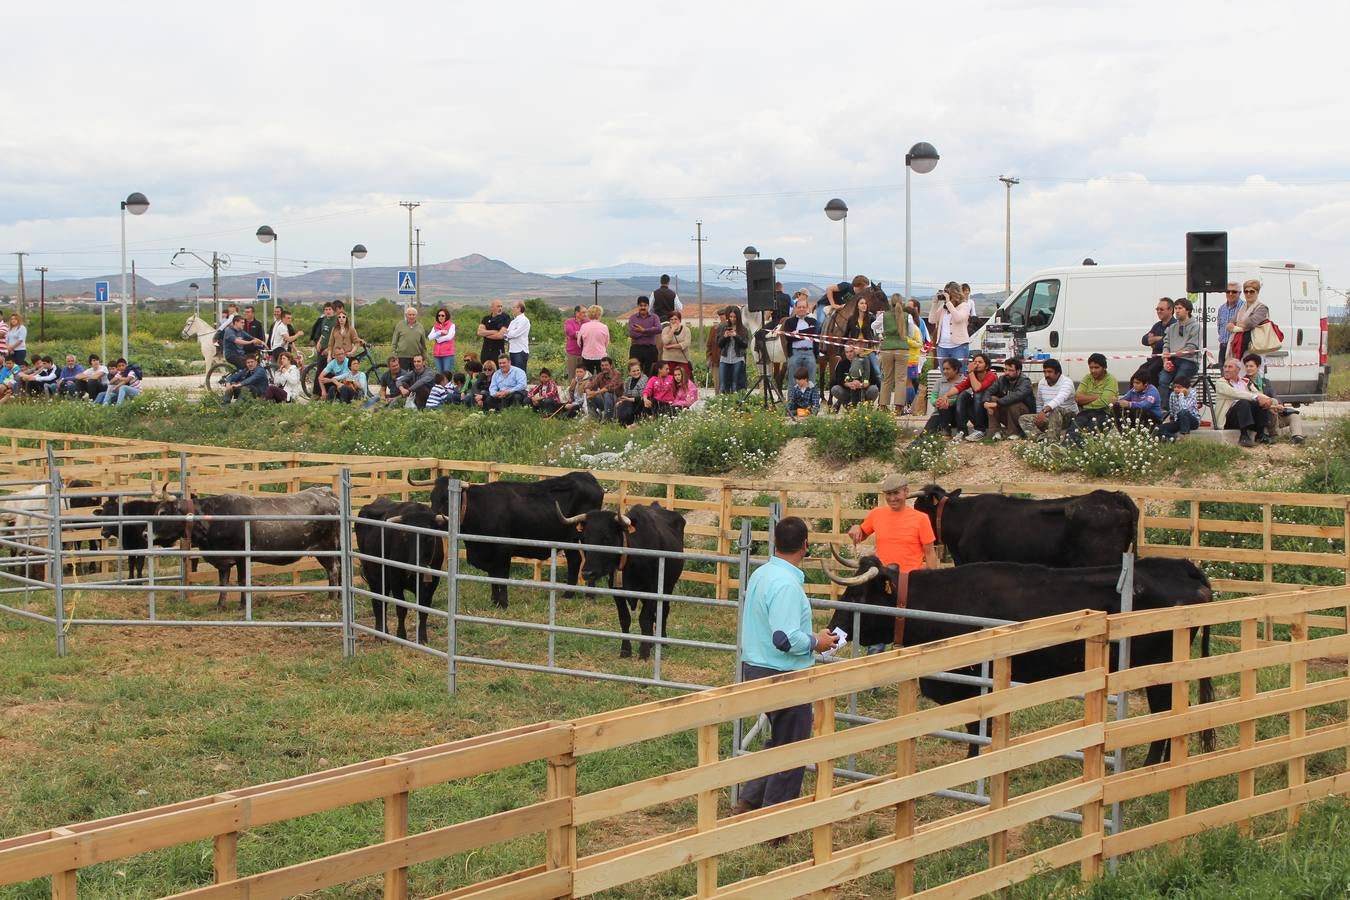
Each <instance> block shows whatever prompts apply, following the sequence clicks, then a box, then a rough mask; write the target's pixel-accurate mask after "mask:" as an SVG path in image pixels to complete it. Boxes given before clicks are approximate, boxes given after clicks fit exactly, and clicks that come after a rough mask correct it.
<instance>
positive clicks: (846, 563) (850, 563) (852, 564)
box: [830, 544, 858, 569]
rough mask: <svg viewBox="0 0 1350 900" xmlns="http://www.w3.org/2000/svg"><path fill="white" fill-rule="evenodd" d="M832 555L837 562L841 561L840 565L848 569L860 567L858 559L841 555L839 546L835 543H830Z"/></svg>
mask: <svg viewBox="0 0 1350 900" xmlns="http://www.w3.org/2000/svg"><path fill="white" fill-rule="evenodd" d="M830 555H831V556H833V557H834V561H835V562H837V563H839V565H841V566H843V567H845V568H847V569H856V568H858V561H857V560H856V559H848V558H846V557H844V556H841V555H840V553H839V547H838V546H836V545H835V544H831V545H830Z"/></svg>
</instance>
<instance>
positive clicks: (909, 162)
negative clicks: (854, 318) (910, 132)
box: [905, 141, 938, 300]
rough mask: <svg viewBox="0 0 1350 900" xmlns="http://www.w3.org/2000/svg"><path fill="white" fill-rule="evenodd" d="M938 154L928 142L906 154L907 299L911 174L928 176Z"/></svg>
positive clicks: (933, 167) (907, 286) (907, 290)
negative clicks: (916, 173)
mask: <svg viewBox="0 0 1350 900" xmlns="http://www.w3.org/2000/svg"><path fill="white" fill-rule="evenodd" d="M937 164H938V152H937V150H936V149H934V147H933V145H932V144H930V143H928V142H927V141H920V142H919V143H917V144H915V145H914V146H913V147H910V148H909V152H908V153H906V154H905V299H906V300H908V299H909V297H910V239H909V231H910V229H909V223H910V213H909V206H910V204H909V194H910V191H909V173H910V172H918V173H919V174H920V175H927V174H928V173H929V172H931V171H933V169H935V168H937Z"/></svg>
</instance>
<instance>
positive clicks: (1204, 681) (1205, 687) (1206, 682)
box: [1199, 625, 1215, 753]
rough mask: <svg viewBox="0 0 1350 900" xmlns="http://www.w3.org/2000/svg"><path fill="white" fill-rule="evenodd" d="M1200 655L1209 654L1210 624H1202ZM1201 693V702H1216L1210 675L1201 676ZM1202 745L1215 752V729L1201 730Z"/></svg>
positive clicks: (1210, 751)
mask: <svg viewBox="0 0 1350 900" xmlns="http://www.w3.org/2000/svg"><path fill="white" fill-rule="evenodd" d="M1200 655H1201V656H1209V626H1208V625H1205V626H1202V627H1201V629H1200ZM1199 693H1200V702H1201V703H1213V702H1214V680H1213V679H1212V678H1210V677H1209V676H1205V677H1204V678H1201V679H1200V685H1199ZM1200 746H1201V747H1203V748H1204V751H1205V752H1206V753H1213V752H1214V747H1215V743H1214V729H1213V728H1206V729H1205V730H1204V731H1202V732H1200Z"/></svg>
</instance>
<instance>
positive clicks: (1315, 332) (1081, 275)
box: [971, 261, 1330, 403]
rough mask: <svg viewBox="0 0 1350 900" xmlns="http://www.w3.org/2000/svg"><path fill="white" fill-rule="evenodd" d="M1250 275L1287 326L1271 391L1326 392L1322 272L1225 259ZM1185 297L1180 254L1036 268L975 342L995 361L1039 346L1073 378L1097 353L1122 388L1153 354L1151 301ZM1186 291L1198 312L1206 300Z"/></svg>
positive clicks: (1239, 278) (1210, 327)
mask: <svg viewBox="0 0 1350 900" xmlns="http://www.w3.org/2000/svg"><path fill="white" fill-rule="evenodd" d="M1249 278H1259V279H1260V280H1261V302H1262V303H1264V304H1266V306H1267V307H1269V308H1270V318H1271V320H1272V321H1274V322H1275V324H1276V325H1278V326H1280V328H1281V329H1283V331H1284V346H1283V347H1281V349H1280V350H1279V351H1276V352H1275V353H1271V354H1269V355H1268V357H1267V360H1266V361H1267V369H1266V373H1267V375H1268V376H1269V377H1270V379H1271V382H1272V384H1273V386H1274V388H1275V391H1276V393H1277V394H1278V395H1279V396H1280V397H1281V398H1282V399H1284V400H1291V401H1297V402H1303V403H1308V402H1312V401H1314V400H1323V399H1325V398H1326V389H1327V377H1328V373H1329V371H1330V367H1329V366H1328V365H1327V319H1326V314H1327V313H1326V308H1325V306H1324V305H1323V299H1322V275H1321V272H1320V271H1319V270H1318V269H1317V267H1316V266H1311V265H1307V264H1304V263H1296V262H1284V261H1252V262H1231V261H1230V262H1229V265H1228V280H1229V281H1236V282H1237V283H1238V284H1241V283H1242V282H1243V281H1245V280H1247V279H1249ZM1184 296H1187V295H1186V266H1185V264H1184V263H1179V262H1177V263H1160V264H1152V265H1129V266H1094V265H1084V266H1066V267H1063V268H1055V269H1042V270H1041V271H1039V272H1037V273H1035V274H1034V275H1032V276H1031V278H1029V279H1028V280H1027V281H1026V282H1025V283H1024V284H1023V285H1022V286H1021V287H1020V288H1018V289H1017V290H1016V291H1015V292H1014V293H1013V294H1012V297H1011V299H1009V300H1005V301H1004V302H1003V303H1002V304H1001V305H1000V307H999V309H998V311H997V312H995V314H994V317H993V318H992V319H989V320H988V321H987V322H985V323H984V324H982V325H981V327H980V328H979V330H978V331H976V332H975V333H974V334H972V336H971V347H972V348H974V347H979V348H980V349H983V350H984V351H985V352H986V353H988V354H989V355H990V358H991V359H992V360H993V361H994V362H996V363H997V362H1000V361H1002V360H1003V359H1004V358H1006V357H1008V356H1011V355H1013V354H1014V353H1015V352H1017V353H1022V354H1025V355H1028V356H1030V355H1033V354H1035V353H1036V352H1037V351H1038V350H1039V351H1042V352H1044V353H1047V354H1049V355H1050V356H1053V357H1055V358H1056V359H1059V360H1060V361H1061V362H1062V363H1063V364H1064V371H1065V373H1066V374H1068V375H1069V376H1070V377H1072V378H1073V379H1074V380H1075V381H1078V380H1079V379H1081V378H1082V377H1083V376H1084V375H1085V374H1086V373H1087V357H1088V355H1089V354H1091V353H1103V354H1105V355H1106V357H1107V361H1108V366H1107V368H1108V369H1109V370H1110V372H1111V373H1112V374H1113V375H1115V376H1116V379H1117V380H1118V381H1120V382H1122V384H1125V385H1126V386H1128V380H1129V377H1130V375H1131V374H1132V373H1133V372H1134V371H1135V369H1137V368H1138V367H1139V366H1140V365H1141V364H1142V363H1143V362H1144V361H1145V360H1146V359H1147V358H1148V355H1149V352H1150V351H1149V348H1148V347H1146V346H1145V345H1144V343H1143V338H1144V335H1145V334H1146V333H1147V332H1148V330H1149V328H1151V327H1152V325H1153V323H1154V322H1156V321H1157V317H1156V315H1155V314H1154V311H1153V308H1154V304H1155V303H1156V301H1157V300H1158V298H1160V297H1171V298H1173V299H1175V298H1177V297H1184ZM1190 297H1191V300H1192V301H1193V302H1194V303H1195V315H1196V316H1197V317H1199V316H1200V315H1201V307H1202V302H1201V301H1202V298H1201V297H1200V296H1199V295H1196V294H1192V295H1190ZM1224 302H1225V298H1224V295H1223V293H1222V289H1221V290H1220V292H1218V293H1211V294H1210V295H1209V296H1208V305H1209V313H1208V322H1207V324H1206V332H1207V336H1206V340H1207V342H1208V343H1207V346H1208V349H1209V352H1210V363H1211V365H1213V364H1214V363H1215V362H1216V361H1217V359H1218V352H1219V341H1220V340H1221V338H1220V337H1219V336H1218V335H1217V334H1216V333H1215V324H1214V323H1215V320H1216V316H1217V313H1218V308H1219V305H1220V304H1222V303H1224ZM1239 302H1241V299H1240V298H1239Z"/></svg>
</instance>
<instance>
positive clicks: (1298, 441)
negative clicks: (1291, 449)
mask: <svg viewBox="0 0 1350 900" xmlns="http://www.w3.org/2000/svg"><path fill="white" fill-rule="evenodd" d="M1290 440H1291V441H1293V442H1294V443H1295V444H1301V443H1303V435H1301V434H1296V435H1294V436H1293V437H1292V438H1290Z"/></svg>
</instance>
